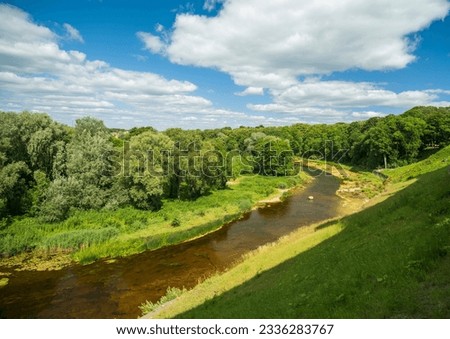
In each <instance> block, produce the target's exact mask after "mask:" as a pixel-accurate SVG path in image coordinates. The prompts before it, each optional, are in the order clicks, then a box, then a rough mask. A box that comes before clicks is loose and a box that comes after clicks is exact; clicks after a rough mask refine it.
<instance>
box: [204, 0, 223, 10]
mask: <svg viewBox="0 0 450 339" xmlns="http://www.w3.org/2000/svg"><path fill="white" fill-rule="evenodd" d="M224 1H225V0H205V3H204V4H203V9H204V10H206V11H208V12H211V11H212V10H214V9H215V8H216V6H217V5H218V4H220V3H223V2H224Z"/></svg>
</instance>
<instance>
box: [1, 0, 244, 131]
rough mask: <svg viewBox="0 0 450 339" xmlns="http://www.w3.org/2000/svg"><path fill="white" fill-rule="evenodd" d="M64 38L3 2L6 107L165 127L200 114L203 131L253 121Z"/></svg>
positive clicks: (184, 84)
mask: <svg viewBox="0 0 450 339" xmlns="http://www.w3.org/2000/svg"><path fill="white" fill-rule="evenodd" d="M65 27H66V29H67V31H68V32H69V31H70V28H69V26H67V25H65ZM70 27H72V26H70ZM72 28H73V27H72ZM72 33H73V34H72V37H74V38H76V36H77V35H76V34H75V31H72ZM80 38H81V35H80ZM58 41H59V39H58V36H57V35H56V34H55V33H53V32H52V31H51V30H50V29H48V28H47V27H45V26H41V25H38V24H36V23H34V22H33V20H32V18H31V17H30V16H29V15H28V14H27V13H25V12H24V11H22V10H20V9H18V8H16V7H13V6H9V5H5V4H0V109H3V110H15V111H20V110H29V111H41V112H42V111H44V112H48V113H50V114H51V115H52V116H53V117H55V118H57V119H58V120H60V121H63V122H66V123H70V122H73V121H74V120H75V119H76V118H78V117H81V116H84V115H94V116H96V117H98V118H101V119H104V120H105V121H106V123H107V124H111V123H112V124H113V125H114V126H122V125H123V126H133V125H143V124H148V125H153V126H155V127H157V128H161V129H162V128H168V127H171V126H172V127H173V125H174V122H175V124H178V123H179V124H182V119H183V118H184V117H185V116H196V117H197V118H198V120H197V121H196V124H197V125H198V126H199V127H201V126H203V127H210V124H211V121H214V120H216V121H222V120H224V117H226V119H228V120H229V121H231V122H233V121H234V122H236V121H238V120H241V121H245V119H247V118H248V117H247V116H246V115H245V114H243V113H240V112H233V111H230V110H222V109H217V108H215V107H214V105H213V104H212V103H211V102H210V101H209V100H207V99H205V98H203V97H200V96H196V95H194V94H193V92H194V91H196V89H197V86H196V85H195V84H193V83H191V82H189V81H179V80H174V79H172V80H170V79H166V78H164V77H162V76H161V75H158V74H154V73H149V72H136V71H129V70H124V69H119V68H114V67H111V66H110V65H109V64H108V63H106V62H104V61H102V60H89V59H88V57H87V55H86V54H84V53H82V52H79V51H67V50H64V49H61V48H60V46H59V45H58ZM153 47H154V48H155V46H153ZM249 119H250V120H251V117H250V118H249Z"/></svg>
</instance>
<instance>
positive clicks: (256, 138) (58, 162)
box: [0, 107, 450, 263]
mask: <svg viewBox="0 0 450 339" xmlns="http://www.w3.org/2000/svg"><path fill="white" fill-rule="evenodd" d="M449 112H450V111H449V108H435V107H416V108H414V109H412V110H410V111H408V112H405V113H404V114H402V115H399V116H394V115H390V116H387V117H384V118H372V119H369V120H367V121H362V122H353V123H349V124H344V123H338V124H334V125H306V124H296V125H292V126H287V127H264V126H259V127H255V128H247V127H241V128H237V129H231V128H221V129H215V130H204V131H200V130H190V131H185V130H181V129H177V128H173V129H169V130H166V131H164V132H158V131H156V130H154V129H153V128H151V127H144V128H133V129H131V130H129V131H125V130H117V129H107V128H106V127H105V126H104V125H103V123H102V122H101V121H99V120H96V119H93V118H82V119H79V120H77V122H76V125H75V127H69V126H65V125H61V124H59V123H57V122H55V121H53V120H52V119H51V118H50V117H49V116H47V115H45V114H32V113H27V112H24V113H20V114H17V113H0V121H1V124H0V255H1V256H3V257H4V258H7V257H19V255H21V254H23V253H31V255H32V256H35V255H37V254H39V255H42V254H49V255H50V254H57V255H60V254H62V253H64V254H70V256H71V258H72V259H74V260H76V261H79V262H81V263H88V262H92V261H93V260H96V259H98V258H105V257H116V256H124V255H128V254H131V253H137V252H140V251H144V250H146V249H154V248H158V247H161V246H165V245H169V244H173V243H178V242H181V241H184V240H187V239H191V238H193V237H197V236H200V235H202V234H205V233H207V232H209V231H211V230H214V229H216V228H218V227H220V226H221V225H222V224H223V223H225V222H227V221H230V220H232V219H236V218H239V217H240V216H241V215H242V213H244V212H246V211H248V210H249V209H251V207H252V206H253V205H254V204H255V203H256V202H257V201H259V200H261V199H264V198H267V197H268V196H270V195H271V194H274V193H276V192H277V190H278V189H285V188H289V187H293V186H295V185H298V184H300V183H301V182H302V180H303V179H302V178H301V177H300V176H299V175H298V168H296V166H295V160H296V159H300V158H313V159H326V160H327V161H330V160H332V161H335V162H337V163H345V164H347V165H349V166H352V167H355V166H358V167H361V168H365V169H373V168H379V167H391V168H395V167H398V166H401V165H406V164H410V163H414V162H415V161H416V160H417V159H418V158H419V157H421V156H423V154H425V152H426V151H427V149H432V150H437V149H438V148H443V147H444V146H445V145H447V144H449V143H450V114H449ZM344 150H345V151H344ZM386 173H388V172H386ZM399 180H400V179H399ZM230 182H231V183H233V182H234V183H235V184H232V185H230V184H229V183H230ZM227 183H228V184H227Z"/></svg>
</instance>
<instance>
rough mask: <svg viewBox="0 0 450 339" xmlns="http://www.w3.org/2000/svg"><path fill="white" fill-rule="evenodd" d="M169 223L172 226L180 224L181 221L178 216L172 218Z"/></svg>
mask: <svg viewBox="0 0 450 339" xmlns="http://www.w3.org/2000/svg"><path fill="white" fill-rule="evenodd" d="M170 225H171V226H173V227H178V226H181V221H180V219H178V218H174V219H173V220H172V222H171V223H170Z"/></svg>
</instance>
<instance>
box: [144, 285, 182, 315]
mask: <svg viewBox="0 0 450 339" xmlns="http://www.w3.org/2000/svg"><path fill="white" fill-rule="evenodd" d="M185 292H186V289H185V288H183V289H179V288H176V287H168V288H167V291H166V294H165V295H164V296H162V297H161V299H159V300H158V301H157V302H156V303H152V302H151V301H148V300H146V301H145V303H143V304H142V305H140V306H139V309H140V310H141V312H142V314H143V315H144V314H147V313H150V312H152V311H154V310H155V309H157V308H158V307H160V306H162V305H163V304H165V303H167V302H169V301H171V300H174V299H176V298H178V297H179V296H180V295H182V294H183V293H185Z"/></svg>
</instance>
